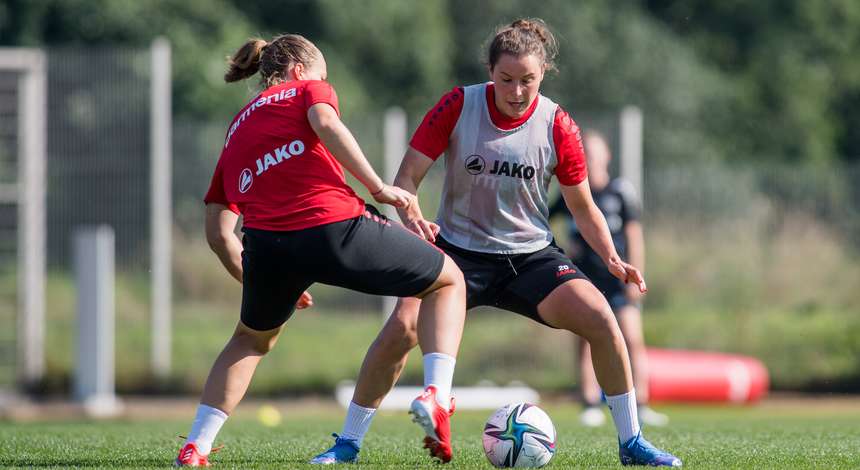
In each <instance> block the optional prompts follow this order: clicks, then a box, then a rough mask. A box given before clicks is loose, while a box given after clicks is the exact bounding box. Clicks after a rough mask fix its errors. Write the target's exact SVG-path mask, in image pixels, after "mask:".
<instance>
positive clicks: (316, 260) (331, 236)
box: [242, 205, 445, 331]
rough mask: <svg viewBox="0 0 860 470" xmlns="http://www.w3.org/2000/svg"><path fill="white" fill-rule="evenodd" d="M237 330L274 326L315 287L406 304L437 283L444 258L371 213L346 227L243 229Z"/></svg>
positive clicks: (370, 209)
mask: <svg viewBox="0 0 860 470" xmlns="http://www.w3.org/2000/svg"><path fill="white" fill-rule="evenodd" d="M242 231H243V232H245V236H244V237H243V238H242V245H243V246H244V248H245V249H244V251H243V252H242V269H243V273H242V282H243V287H242V323H244V324H245V325H246V326H248V327H249V328H252V329H255V330H259V331H262V330H270V329H272V328H277V327H279V326H281V325H282V324H283V323H284V322H285V321H287V319H289V318H290V316H291V315H292V314H293V311H294V310H295V303H296V301H298V299H299V296H301V294H302V292H303V291H304V290H305V289H307V288H308V287H310V285H311V284H313V283H315V282H321V283H323V284H329V285H333V286H339V287H345V288H347V289H352V290H356V291H359V292H365V293H368V294H375V295H390V296H397V297H412V296H414V295H416V294H419V293H421V292H423V291H424V290H426V289H427V288H428V287H430V286H431V285H432V284H433V282H435V281H436V279H437V278H438V277H439V273H440V272H441V271H442V265H443V263H444V262H445V255H444V254H443V253H442V251H441V250H439V249H438V248H436V247H434V246H433V245H432V244H430V243H428V242H426V241H424V240H423V239H421V238H420V237H418V236H417V235H414V234H413V233H412V232H409V231H408V230H406V228H404V227H403V226H402V225H400V224H399V223H397V222H391V221H390V220H388V219H387V218H386V217H385V216H383V215H381V214H379V212H378V211H377V210H376V208H374V207H373V206H370V205H368V206H367V210H366V211H365V213H364V215H360V216H358V217H355V218H353V219H348V220H344V221H341V222H334V223H331V224H325V225H320V226H317V227H311V228H307V229H303V230H295V231H288V232H274V231H269V230H259V229H253V228H243V229H242Z"/></svg>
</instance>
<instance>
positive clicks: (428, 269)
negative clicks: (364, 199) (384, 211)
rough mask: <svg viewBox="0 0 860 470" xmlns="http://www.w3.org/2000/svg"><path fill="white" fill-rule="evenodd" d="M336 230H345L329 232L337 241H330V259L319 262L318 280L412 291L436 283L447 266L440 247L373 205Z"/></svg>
mask: <svg viewBox="0 0 860 470" xmlns="http://www.w3.org/2000/svg"><path fill="white" fill-rule="evenodd" d="M368 207H369V208H370V206H368ZM334 230H338V231H340V232H339V233H328V234H326V236H327V237H330V238H332V239H334V240H337V242H338V243H337V244H330V245H329V246H331V247H332V248H331V253H329V254H328V255H329V256H330V259H331V261H330V262H329V263H328V264H327V265H326V266H316V269H315V278H316V280H318V281H319V282H323V283H325V284H331V285H336V286H340V287H346V288H348V289H353V290H357V291H360V292H365V293H368V294H375V295H391V296H397V297H411V296H415V295H417V294H420V293H422V292H424V291H425V290H426V289H427V288H428V287H430V286H432V285H433V284H434V283H435V282H436V280H437V279H438V278H439V275H440V273H441V272H442V268H443V265H444V262H445V255H444V253H443V252H442V251H441V250H439V249H438V248H436V247H435V246H433V245H432V244H431V243H429V242H427V241H426V240H424V239H422V238H420V237H418V236H417V235H415V234H413V233H412V232H409V231H408V230H407V229H406V228H404V227H403V226H402V225H400V224H399V223H396V222H392V221H390V220H388V219H386V218H385V217H383V216H381V215H379V214H378V213H374V212H371V211H368V212H366V213H365V215H364V216H360V217H356V218H355V219H351V220H349V221H347V223H346V224H345V225H339V226H337V227H332V231H334Z"/></svg>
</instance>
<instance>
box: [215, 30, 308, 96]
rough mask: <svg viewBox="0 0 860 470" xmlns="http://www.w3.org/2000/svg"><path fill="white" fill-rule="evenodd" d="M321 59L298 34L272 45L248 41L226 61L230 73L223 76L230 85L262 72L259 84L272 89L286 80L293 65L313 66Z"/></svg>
mask: <svg viewBox="0 0 860 470" xmlns="http://www.w3.org/2000/svg"><path fill="white" fill-rule="evenodd" d="M321 58H322V53H321V52H320V51H319V49H317V47H316V46H315V45H314V43H312V42H310V41H308V40H307V39H306V38H305V37H304V36H301V35H299V34H282V35H280V36H277V37H275V38H274V39H272V40H271V41H270V42H266V41H265V40H263V39H260V38H253V39H249V40H248V42H246V43H245V44H244V45H243V46H242V47H240V48H239V50H238V51H236V53H235V54H233V57H228V58H227V64H228V67H229V68H228V69H227V73H225V74H224V81H225V82H227V83H230V82H236V81H239V80H243V79H245V78H248V77H250V76H251V75H254V74H255V73H257V72H258V71H259V72H260V75H261V79H260V82H261V84H262V85H263V86H265V87H270V86H272V85H276V84H278V83H281V82H284V81H286V80H287V75H286V74H287V67H288V66H289V65H290V64H296V63H300V64H304V65H306V66H310V65H312V64H313V63H314V62H316V61H317V60H320V59H321Z"/></svg>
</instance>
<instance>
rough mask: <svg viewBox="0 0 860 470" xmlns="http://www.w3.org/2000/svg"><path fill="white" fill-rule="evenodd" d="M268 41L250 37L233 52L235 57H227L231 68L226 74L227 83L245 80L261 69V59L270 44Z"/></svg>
mask: <svg viewBox="0 0 860 470" xmlns="http://www.w3.org/2000/svg"><path fill="white" fill-rule="evenodd" d="M268 44H269V43H268V42H266V41H265V40H263V39H260V38H254V39H249V40H248V42H246V43H245V44H244V45H243V46H242V47H240V48H239V50H238V51H236V53H235V54H233V57H228V58H227V64H228V66H229V68H228V69H227V73H225V74H224V81H225V82H227V83H231V82H238V81H239V80H244V79H246V78H248V77H250V76H251V75H254V74H255V73H257V70H259V69H260V59H261V58H262V57H263V50H264V49H266V46H268Z"/></svg>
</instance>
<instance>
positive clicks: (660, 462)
mask: <svg viewBox="0 0 860 470" xmlns="http://www.w3.org/2000/svg"><path fill="white" fill-rule="evenodd" d="M618 457H620V458H621V465H647V466H651V467H680V466H682V465H683V464H682V463H681V459H679V458H678V457H675V456H674V455H672V454H670V453H668V452H666V451H664V450H660V449H658V448H656V447H654V445H653V444H651V443H650V442H648V441H647V440H645V438H644V437H642V431H639V434H637V435H636V436H634V437H633V438H631V439H630V440H629V441H627V443H626V444H621V442H620V441H619V443H618Z"/></svg>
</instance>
